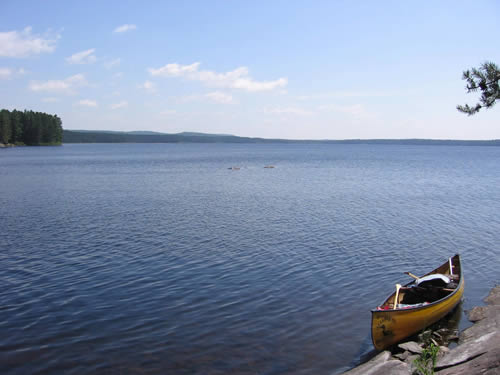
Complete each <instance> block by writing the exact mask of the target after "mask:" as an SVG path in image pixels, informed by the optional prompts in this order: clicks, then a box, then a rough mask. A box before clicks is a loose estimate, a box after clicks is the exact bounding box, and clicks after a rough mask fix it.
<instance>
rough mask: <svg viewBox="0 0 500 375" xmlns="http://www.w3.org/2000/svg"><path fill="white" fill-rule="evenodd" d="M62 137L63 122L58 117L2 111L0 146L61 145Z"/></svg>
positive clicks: (41, 113) (38, 113) (25, 111)
mask: <svg viewBox="0 0 500 375" xmlns="http://www.w3.org/2000/svg"><path fill="white" fill-rule="evenodd" d="M62 136H63V128H62V121H61V119H60V118H59V117H58V116H57V115H49V114H48V113H43V112H33V111H28V110H24V111H22V112H21V111H18V110H15V109H14V110H13V111H8V110H6V109H2V110H1V111H0V145H1V144H4V145H13V146H22V145H26V146H53V145H60V144H61V143H62Z"/></svg>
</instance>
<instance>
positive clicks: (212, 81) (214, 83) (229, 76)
mask: <svg viewBox="0 0 500 375" xmlns="http://www.w3.org/2000/svg"><path fill="white" fill-rule="evenodd" d="M199 66H200V63H199V62H195V63H193V64H191V65H180V64H167V65H165V66H163V67H161V68H158V69H153V68H150V69H148V71H149V73H150V74H151V75H152V76H160V77H185V78H187V79H189V80H192V81H200V82H202V83H204V84H206V85H207V86H210V87H220V88H231V89H240V90H245V91H250V92H258V91H270V90H274V89H276V88H279V87H284V86H286V85H287V84H288V79H287V78H279V79H277V80H274V81H255V80H253V79H252V78H251V77H250V76H249V72H248V68H247V67H244V66H242V67H239V68H236V69H235V70H232V71H229V72H226V73H217V72H212V71H209V70H198V67H199Z"/></svg>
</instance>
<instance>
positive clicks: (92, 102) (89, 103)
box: [76, 99, 97, 107]
mask: <svg viewBox="0 0 500 375" xmlns="http://www.w3.org/2000/svg"><path fill="white" fill-rule="evenodd" d="M76 104H78V105H81V106H83V107H97V102H96V101H95V100H90V99H82V100H80V101H78V102H77V103H76Z"/></svg>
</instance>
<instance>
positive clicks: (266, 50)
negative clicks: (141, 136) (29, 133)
mask: <svg viewBox="0 0 500 375" xmlns="http://www.w3.org/2000/svg"><path fill="white" fill-rule="evenodd" d="M0 13H1V14H2V23H1V24H0V106H1V107H2V108H7V109H10V110H11V109H14V108H16V109H21V110H22V109H25V108H26V109H32V110H35V111H42V112H48V113H55V114H58V115H59V116H60V117H61V118H62V120H63V127H64V128H66V129H96V130H127V131H128V130H152V131H159V132H166V133H176V132H182V131H199V132H207V133H224V134H235V135H240V136H255V137H265V138H277V137H279V138H290V139H346V138H435V139H499V138H500V106H498V105H497V106H496V107H493V108H492V109H490V110H482V111H481V112H480V113H478V114H477V115H475V116H472V117H468V116H466V115H464V114H462V113H459V112H457V110H456V109H455V107H456V105H457V104H465V103H469V104H474V103H476V101H477V99H478V94H466V93H465V89H464V87H465V82H464V81H462V80H461V76H462V71H463V70H465V69H467V68H470V67H474V66H476V67H477V66H479V65H480V64H481V63H482V62H484V61H493V62H496V63H497V64H500V45H499V35H500V2H499V1H497V0H491V1H419V2H416V1H413V2H409V1H333V0H332V1H309V2H306V1H185V2H178V1H175V2H174V1H145V2H140V1H91V0H88V1H85V2H83V1H80V2H77V1H22V0H16V1H10V0H2V1H1V2H0Z"/></svg>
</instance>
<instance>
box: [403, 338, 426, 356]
mask: <svg viewBox="0 0 500 375" xmlns="http://www.w3.org/2000/svg"><path fill="white" fill-rule="evenodd" d="M398 347H399V348H401V349H403V350H408V351H409V352H412V353H415V354H420V353H422V351H423V349H422V347H421V346H420V345H419V344H418V343H416V342H415V341H408V342H404V343H402V344H399V345H398Z"/></svg>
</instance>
